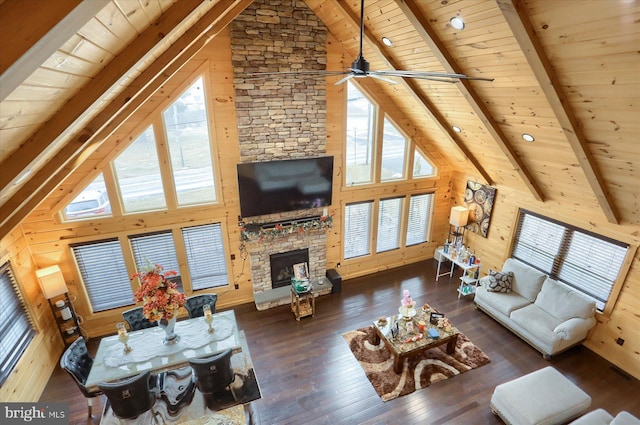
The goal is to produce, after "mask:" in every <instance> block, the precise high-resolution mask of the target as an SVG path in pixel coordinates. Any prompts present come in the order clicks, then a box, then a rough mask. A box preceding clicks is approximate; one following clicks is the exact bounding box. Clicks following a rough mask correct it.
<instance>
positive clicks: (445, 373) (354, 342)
mask: <svg viewBox="0 0 640 425" xmlns="http://www.w3.org/2000/svg"><path fill="white" fill-rule="evenodd" d="M373 332H374V331H373V329H372V328H371V327H370V326H369V327H367V328H361V329H357V330H355V331H350V332H346V333H344V334H343V335H342V336H343V337H344V339H345V340H346V341H347V344H349V348H350V349H351V352H352V353H353V355H354V356H355V358H356V360H358V362H359V363H360V366H362V368H363V369H364V372H365V374H366V375H367V378H369V381H370V382H371V385H373V388H374V389H375V390H376V392H377V393H378V395H379V396H380V398H381V399H382V400H383V401H389V400H393V399H394V398H397V397H401V396H403V395H407V394H410V393H412V392H414V391H415V390H418V389H421V388H425V387H428V386H429V385H431V384H433V383H435V382H438V381H443V380H445V379H449V378H452V377H454V376H457V375H459V374H461V373H463V372H466V371H468V370H471V369H476V368H478V367H480V366H484V365H486V364H487V363H489V362H490V360H489V357H487V356H486V354H484V352H483V351H482V350H481V349H480V348H478V347H477V346H476V345H475V344H473V343H472V342H471V341H469V339H468V338H467V337H466V336H465V335H463V334H460V335H458V342H457V344H456V350H455V353H453V354H447V353H446V351H445V350H446V348H447V346H446V344H445V345H442V346H440V347H436V348H433V349H431V350H425V351H423V352H422V353H420V354H417V355H416V356H414V357H412V358H409V359H408V360H405V361H404V364H403V367H402V374H400V375H398V374H396V373H395V372H394V371H393V359H394V357H393V355H392V354H391V352H390V351H389V349H388V348H387V347H386V346H385V345H384V342H382V341H380V343H379V344H378V345H373V344H372V343H371V342H370V341H371V340H372V339H373V338H372V337H373Z"/></svg>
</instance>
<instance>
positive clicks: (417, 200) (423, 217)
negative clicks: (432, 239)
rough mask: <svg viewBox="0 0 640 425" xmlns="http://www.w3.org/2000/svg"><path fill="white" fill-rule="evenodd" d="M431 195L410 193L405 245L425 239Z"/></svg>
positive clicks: (429, 214)
mask: <svg viewBox="0 0 640 425" xmlns="http://www.w3.org/2000/svg"><path fill="white" fill-rule="evenodd" d="M432 200H433V195H432V194H430V193H428V194H423V195H412V196H411V199H410V201H409V217H408V220H407V239H406V245H407V246H410V245H416V244H419V243H423V242H426V241H427V230H428V227H429V218H430V217H431V203H432Z"/></svg>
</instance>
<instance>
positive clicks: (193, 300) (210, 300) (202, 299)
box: [184, 294, 218, 319]
mask: <svg viewBox="0 0 640 425" xmlns="http://www.w3.org/2000/svg"><path fill="white" fill-rule="evenodd" d="M216 301H218V295H216V294H202V295H194V296H192V297H189V298H187V299H186V301H185V303H184V308H186V309H187V313H189V318H190V319H193V318H194V317H202V316H204V312H203V311H202V307H204V305H205V304H209V307H211V313H215V312H216Z"/></svg>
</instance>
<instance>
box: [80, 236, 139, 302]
mask: <svg viewBox="0 0 640 425" xmlns="http://www.w3.org/2000/svg"><path fill="white" fill-rule="evenodd" d="M71 251H72V252H73V256H74V257H75V259H76V263H77V264H78V269H79V270H80V275H81V276H82V280H83V282H84V286H85V289H86V290H87V294H88V295H89V301H90V302H91V307H92V308H93V311H96V312H97V311H104V310H109V309H111V308H117V307H123V306H127V305H132V304H134V302H133V290H132V289H131V281H130V280H129V274H128V273H127V267H126V265H125V262H124V256H123V255H122V249H121V248H120V242H119V241H118V240H117V239H110V240H103V241H96V242H93V243H89V244H78V245H74V246H72V247H71Z"/></svg>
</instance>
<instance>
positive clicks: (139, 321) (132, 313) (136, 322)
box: [122, 307, 158, 331]
mask: <svg viewBox="0 0 640 425" xmlns="http://www.w3.org/2000/svg"><path fill="white" fill-rule="evenodd" d="M122 318H123V319H124V321H125V322H127V323H128V324H129V330H131V331H139V330H141V329H147V328H152V327H154V326H158V322H152V321H150V320H149V319H147V318H146V317H144V315H143V314H142V307H135V308H132V309H131V310H127V311H123V312H122Z"/></svg>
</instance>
